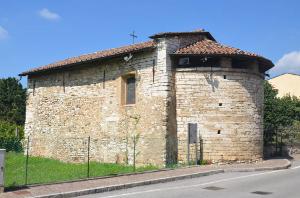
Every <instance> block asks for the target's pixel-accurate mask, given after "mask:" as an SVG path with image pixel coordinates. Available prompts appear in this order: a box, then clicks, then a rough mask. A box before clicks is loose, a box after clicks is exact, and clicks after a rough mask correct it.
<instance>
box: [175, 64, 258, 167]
mask: <svg viewBox="0 0 300 198" xmlns="http://www.w3.org/2000/svg"><path fill="white" fill-rule="evenodd" d="M176 103H177V127H178V128H177V132H178V134H177V135H178V160H179V162H186V160H187V133H188V123H197V124H198V134H200V136H201V137H202V139H203V159H206V160H213V161H222V160H256V159H260V158H262V155H263V123H262V122H263V77H262V76H261V75H260V74H258V73H254V72H252V71H250V70H243V69H232V68H212V69H211V68H186V69H177V72H176ZM218 133H219V134H218ZM191 147H194V145H191ZM192 149H193V148H192ZM191 159H195V152H194V151H193V150H192V151H191Z"/></svg>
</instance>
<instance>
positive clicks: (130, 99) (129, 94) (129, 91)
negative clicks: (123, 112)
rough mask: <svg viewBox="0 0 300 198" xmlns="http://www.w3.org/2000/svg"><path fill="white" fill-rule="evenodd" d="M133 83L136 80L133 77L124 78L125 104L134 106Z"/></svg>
mask: <svg viewBox="0 0 300 198" xmlns="http://www.w3.org/2000/svg"><path fill="white" fill-rule="evenodd" d="M135 83H136V80H135V77H134V76H130V77H128V78H126V92H125V95H126V96H125V98H126V103H125V104H135Z"/></svg>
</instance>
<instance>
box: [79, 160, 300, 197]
mask: <svg viewBox="0 0 300 198" xmlns="http://www.w3.org/2000/svg"><path fill="white" fill-rule="evenodd" d="M100 197H102V198H117V197H126V198H141V197H142V198H148V197H155V198H156V197H157V198H161V197H163V198H186V197H192V198H194V197H195V198H196V197H197V198H201V197H205V198H211V197H213V198H217V197H220V198H224V197H225V198H244V197H252V198H255V197H266V198H267V197H275V198H300V161H296V162H294V163H293V166H292V168H290V169H286V170H277V171H266V172H249V173H223V174H217V175H211V176H206V177H200V178H195V179H188V180H181V181H175V182H170V183H163V184H155V185H149V186H142V187H136V188H131V189H126V190H118V191H112V192H108V193H100V194H93V195H88V196H82V197H81V198H100Z"/></svg>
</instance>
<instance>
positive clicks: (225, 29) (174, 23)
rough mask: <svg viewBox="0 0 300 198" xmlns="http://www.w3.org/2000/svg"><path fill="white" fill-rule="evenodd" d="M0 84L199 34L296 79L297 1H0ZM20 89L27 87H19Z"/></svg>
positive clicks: (299, 45)
mask: <svg viewBox="0 0 300 198" xmlns="http://www.w3.org/2000/svg"><path fill="white" fill-rule="evenodd" d="M0 5H1V6H0V78H3V77H8V76H17V75H18V74H19V73H21V72H22V71H25V70H27V69H29V68H32V67H36V66H40V65H44V64H48V63H51V62H54V61H57V60H61V59H64V58H68V57H71V56H76V55H80V54H83V53H89V52H94V51H98V50H102V49H106V48H112V47H118V46H121V45H127V44H130V43H131V38H130V37H129V33H130V32H132V31H133V30H135V32H136V34H137V35H138V38H137V41H138V42H139V41H145V40H147V39H148V36H150V35H152V34H154V33H157V32H164V31H192V30H195V29H199V28H204V29H205V30H207V31H210V32H211V34H212V35H213V36H214V37H215V38H216V39H217V41H219V42H221V43H224V44H227V45H231V46H234V47H238V48H241V49H243V50H248V51H251V52H255V53H258V54H261V55H263V56H265V57H267V58H269V59H271V60H272V61H273V62H274V63H276V64H277V65H278V66H277V67H275V69H272V70H271V71H270V74H271V75H272V76H274V75H278V74H280V73H283V72H293V73H299V74H300V22H299V19H300V12H299V8H300V1H297V0H276V1H275V0H264V1H262V0H260V1H258V0H248V1H241V0H223V1H221V0H210V1H201V0H194V1H193V0H184V1H176V0H173V1H171V0H166V1H163V0H160V1H157V0H151V1H142V0H139V1H138V0H132V1H130V0H127V1H125V0H110V1H108V0H107V1H105V0H103V1H100V0H84V1H83V0H80V1H79V0H72V1H71V0H69V1H66V0H60V1H58V0H57V1H54V0H48V1H47V0H44V1H34V0H28V1H17V0H10V1H6V0H0ZM22 82H23V83H24V84H26V83H25V81H24V80H23V81H22Z"/></svg>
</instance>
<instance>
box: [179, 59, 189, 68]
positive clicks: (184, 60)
mask: <svg viewBox="0 0 300 198" xmlns="http://www.w3.org/2000/svg"><path fill="white" fill-rule="evenodd" d="M178 64H179V65H180V66H184V65H189V64H190V58H189V57H184V58H180V59H179V61H178Z"/></svg>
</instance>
